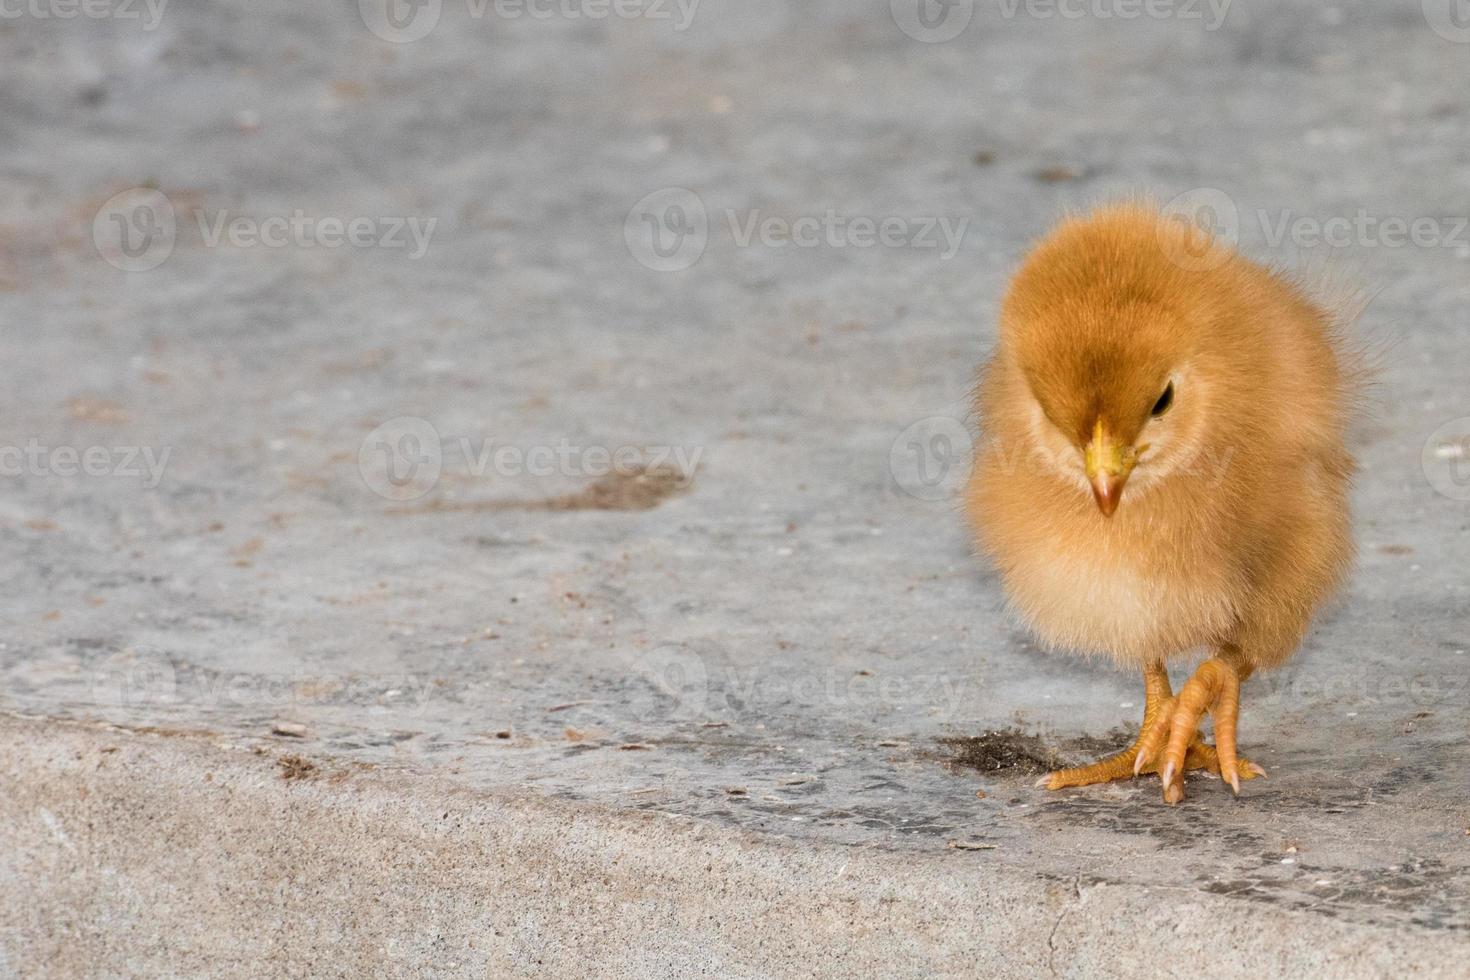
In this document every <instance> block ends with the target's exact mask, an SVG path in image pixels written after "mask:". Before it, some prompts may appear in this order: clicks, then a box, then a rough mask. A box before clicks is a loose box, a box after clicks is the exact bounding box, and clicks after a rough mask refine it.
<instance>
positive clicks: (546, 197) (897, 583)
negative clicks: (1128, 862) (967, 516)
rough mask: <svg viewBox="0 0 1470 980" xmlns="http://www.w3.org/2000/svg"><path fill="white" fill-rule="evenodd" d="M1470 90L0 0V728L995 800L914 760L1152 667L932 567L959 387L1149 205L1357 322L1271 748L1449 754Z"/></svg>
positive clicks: (934, 10) (1038, 39)
mask: <svg viewBox="0 0 1470 980" xmlns="http://www.w3.org/2000/svg"><path fill="white" fill-rule="evenodd" d="M1467 81H1470V16H1467V14H1466V11H1465V9H1464V5H1463V4H1462V3H1459V2H1458V0H1443V2H1436V0H1424V2H1422V3H1420V2H1418V0H1404V2H1395V3H1382V2H1356V3H1324V2H1315V0H1314V2H1281V0H1271V2H1264V0H891V2H890V0H842V2H837V0H833V2H817V0H808V2H789V3H787V2H778V0H413V2H408V0H361V2H360V3H349V2H320V3H314V4H305V5H303V4H298V3H283V2H270V0H265V2H253V3H244V2H224V0H221V2H210V3H203V4H184V3H180V2H176V0H175V2H167V0H152V2H148V0H83V2H73V0H7V2H6V3H4V4H3V5H0V174H3V180H0V363H3V364H4V365H5V368H6V371H5V383H4V385H3V387H0V468H3V484H0V486H3V493H0V541H3V547H4V551H5V554H6V555H7V561H6V562H5V563H4V564H3V567H0V582H3V584H0V612H3V615H4V620H5V623H6V630H5V636H4V642H3V643H0V706H5V707H6V708H7V709H9V710H12V711H19V712H26V713H33V714H42V715H46V716H48V717H61V716H65V717H79V718H80V717H84V718H105V719H111V720H114V721H118V722H121V723H127V724H133V725H169V726H181V727H191V726H192V727H200V728H204V729H206V730H208V731H212V732H226V733H238V734H240V736H241V737H247V736H248V737H250V738H256V737H259V738H271V737H276V738H280V737H289V738H294V739H297V740H298V741H299V742H300V744H302V745H304V746H306V747H307V748H309V749H313V750H320V751H331V752H335V753H339V754H344V755H348V756H351V757H353V758H359V759H364V760H371V761H374V762H378V763H384V764H387V763H401V764H405V765H407V764H410V763H411V764H413V765H430V766H440V767H442V768H443V769H444V770H445V771H452V772H454V773H457V774H460V775H461V776H463V777H464V778H467V779H475V780H479V781H481V782H483V783H497V782H505V783H514V784H517V785H526V784H530V785H540V786H544V787H547V788H549V789H550V790H551V791H553V792H556V793H561V794H572V795H580V796H588V797H596V796H598V795H599V794H601V796H602V797H603V798H607V799H613V800H616V801H618V802H620V803H624V804H627V805H630V806H638V807H659V808H665V809H670V810H677V811H680V812H693V813H704V814H707V815H715V816H718V817H719V818H720V819H725V820H732V821H736V822H741V823H750V824H754V825H760V826H770V827H774V826H780V827H781V828H783V832H790V833H798V832H807V831H805V830H803V829H802V828H803V827H805V828H812V827H822V828H825V829H824V830H822V831H821V832H822V833H827V834H835V835H837V836H839V837H844V838H847V839H867V838H869V837H873V836H885V835H886V836H890V837H891V836H893V835H894V834H896V833H898V832H897V831H896V830H895V829H894V828H895V826H897V823H904V825H905V826H931V827H941V828H942V827H943V826H945V825H946V824H945V821H946V820H952V819H953V818H954V816H953V815H954V814H956V813H967V814H968V813H973V812H977V808H979V811H978V812H983V813H992V812H993V814H994V815H997V817H996V818H997V819H1001V815H1003V814H1004V813H1006V812H1009V811H1007V809H1006V808H1007V807H1008V806H1009V804H1008V803H1006V801H1005V799H991V800H988V801H977V800H976V799H975V798H974V794H973V792H972V791H973V789H974V787H973V785H970V784H968V783H964V782H961V781H957V780H955V779H954V778H953V776H952V775H950V774H949V773H948V772H947V771H945V770H944V769H942V768H941V767H939V766H936V765H933V764H931V763H929V762H926V761H924V759H925V758H926V756H925V755H924V753H927V752H929V751H931V750H933V748H934V746H935V739H938V738H943V737H948V736H953V735H965V734H973V733H975V732H977V731H983V730H988V729H992V728H1011V727H1015V728H1016V729H1017V730H1021V731H1025V732H1028V733H1040V734H1041V735H1043V736H1045V737H1047V738H1055V739H1062V740H1065V739H1068V738H1074V737H1081V736H1082V735H1083V734H1085V733H1092V734H1098V733H1102V732H1106V731H1108V730H1110V729H1111V728H1113V726H1117V725H1119V724H1121V723H1123V722H1125V721H1130V722H1131V721H1132V720H1134V719H1135V718H1136V716H1137V711H1136V710H1135V709H1134V706H1133V702H1134V701H1135V700H1136V699H1137V692H1136V691H1135V690H1134V683H1135V682H1134V679H1133V678H1132V677H1131V676H1124V675H1116V674H1114V673H1113V672H1112V671H1110V670H1108V669H1106V668H1105V667H1104V666H1102V665H1094V666H1091V667H1089V666H1087V665H1085V664H1078V663H1077V662H1075V661H1073V660H1071V659H1070V658H1063V657H1052V656H1047V655H1044V654H1042V653H1040V652H1039V651H1037V650H1035V649H1034V648H1033V647H1032V646H1031V644H1030V643H1029V641H1028V640H1027V639H1026V637H1025V636H1024V634H1023V633H1021V632H1020V631H1019V630H1018V629H1017V628H1016V625H1015V623H1014V622H1013V621H1012V620H1010V619H1009V618H1008V617H1007V615H1006V614H1005V611H1004V609H1003V607H1002V600H1001V596H1000V593H999V590H998V588H997V584H996V583H995V581H994V580H993V579H992V578H991V574H990V572H989V571H988V570H986V569H985V568H984V567H983V566H981V565H980V564H978V563H977V562H975V561H974V560H973V558H972V555H971V545H970V542H969V539H968V537H967V534H966V532H965V530H964V528H963V527H962V524H961V521H960V519H959V515H958V514H957V512H956V509H955V506H954V502H953V491H954V488H955V487H956V486H958V485H959V483H960V482H961V481H962V480H963V477H964V472H965V467H966V465H967V462H966V453H967V449H968V445H969V440H970V439H971V437H972V435H973V433H972V431H971V429H970V422H969V416H968V392H969V389H970V386H971V384H972V382H973V378H974V372H975V369H976V366H977V365H978V364H979V363H980V362H981V361H982V360H983V359H984V357H985V355H986V352H987V350H988V349H989V345H990V343H991V340H992V337H993V335H994V329H995V319H994V314H995V310H996V306H997V303H998V301H999V297H1000V293H1001V290H1002V288H1003V286H1004V283H1005V281H1006V278H1007V276H1008V275H1009V273H1010V271H1011V270H1012V269H1013V268H1014V266H1015V264H1016V262H1017V260H1018V258H1019V257H1020V256H1021V254H1022V253H1023V250H1024V249H1025V247H1026V244H1027V243H1028V242H1029V241H1031V240H1032V239H1034V238H1035V237H1036V236H1037V235H1038V234H1040V233H1041V232H1043V231H1044V230H1045V229H1046V228H1047V227H1048V226H1049V225H1050V224H1051V223H1052V222H1053V221H1054V220H1055V219H1056V217H1057V216H1058V215H1059V214H1061V213H1063V212H1065V211H1066V210H1068V209H1077V208H1082V207H1086V206H1087V205H1088V204H1090V203H1093V202H1096V201H1100V200H1104V199H1107V198H1110V197H1114V196H1117V195H1122V194H1138V193H1146V194H1151V195H1153V196H1154V197H1155V198H1156V199H1157V200H1158V201H1159V202H1160V204H1161V205H1165V206H1168V207H1170V208H1172V209H1174V210H1177V211H1179V212H1180V213H1183V214H1186V215H1188V216H1189V217H1190V218H1191V219H1192V220H1199V221H1201V222H1206V223H1209V224H1210V225H1211V226H1212V227H1214V228H1215V229H1216V230H1217V231H1218V232H1220V233H1222V234H1224V235H1227V236H1228V237H1230V238H1232V239H1233V240H1236V241H1238V242H1239V243H1240V245H1241V247H1242V248H1243V249H1245V250H1246V252H1247V253H1248V254H1251V255H1253V256H1255V257H1257V258H1260V259H1262V260H1265V261H1268V262H1272V263H1280V264H1283V265H1287V266H1291V267H1299V268H1306V269H1310V270H1313V272H1314V274H1317V273H1321V274H1323V275H1326V276H1328V277H1332V278H1334V279H1335V280H1340V281H1345V282H1348V283H1350V284H1354V285H1356V286H1359V287H1361V288H1363V289H1364V290H1366V291H1367V293H1369V294H1370V295H1371V297H1372V303H1371V305H1370V306H1369V308H1368V311H1367V313H1366V314H1365V316H1364V318H1363V321H1362V324H1361V327H1360V329H1361V331H1362V332H1363V335H1364V336H1365V337H1367V338H1369V339H1370V340H1371V341H1372V342H1374V343H1375V344H1377V345H1378V346H1380V347H1381V348H1383V349H1384V350H1385V355H1384V358H1383V361H1384V363H1383V371H1382V376H1381V384H1380V386H1379V388H1378V392H1377V397H1376V401H1375V406H1374V409H1373V411H1372V413H1371V416H1370V418H1369V419H1368V420H1367V421H1366V422H1365V424H1364V426H1363V432H1362V433H1361V444H1360V447H1359V448H1360V453H1361V458H1362V460H1363V463H1364V471H1363V476H1362V479H1361V481H1360V490H1359V513H1360V518H1361V519H1360V528H1361V532H1360V533H1361V541H1362V545H1363V559H1362V563H1361V569H1360V572H1359V574H1358V576H1357V578H1356V579H1355V580H1354V584H1353V586H1352V587H1351V589H1350V590H1349V593H1348V595H1347V597H1346V599H1345V600H1344V601H1343V602H1342V603H1340V604H1339V606H1338V607H1337V608H1336V609H1335V611H1334V612H1332V613H1331V614H1330V615H1328V616H1327V617H1325V618H1324V620H1323V621H1322V623H1321V624H1320V625H1319V627H1318V629H1317V631H1316V632H1314V634H1313V636H1312V638H1311V639H1309V641H1308V646H1307V648H1306V649H1305V650H1304V651H1303V654H1302V655H1301V656H1299V657H1297V658H1296V659H1295V660H1293V661H1292V663H1291V665H1290V666H1289V667H1288V668H1287V670H1286V671H1284V672H1283V673H1282V674H1279V675H1276V676H1275V677H1274V678H1267V679H1262V680H1261V681H1260V682H1259V683H1260V686H1259V688H1258V689H1257V693H1256V694H1255V695H1254V697H1253V700H1251V701H1250V708H1249V711H1250V715H1249V718H1248V720H1247V723H1246V724H1247V726H1248V727H1249V729H1250V730H1251V731H1252V732H1253V733H1257V734H1259V736H1260V740H1261V742H1262V743H1263V744H1264V745H1266V746H1268V748H1267V749H1266V754H1265V756H1264V757H1262V758H1261V760H1260V761H1262V762H1264V763H1265V764H1266V765H1267V766H1268V767H1269V768H1272V770H1273V773H1274V771H1275V764H1276V763H1277V762H1282V763H1285V764H1288V767H1290V764H1295V765H1296V769H1297V771H1298V772H1299V773H1301V776H1300V778H1302V779H1306V780H1314V779H1320V780H1321V785H1320V786H1318V785H1317V784H1316V783H1311V785H1312V786H1313V787H1315V788H1314V790H1313V791H1314V792H1319V793H1320V794H1321V795H1320V796H1319V797H1318V802H1319V803H1320V801H1321V799H1337V798H1338V797H1339V796H1341V797H1343V798H1347V797H1352V798H1354V799H1356V798H1357V795H1361V793H1362V792H1364V785H1368V784H1372V783H1373V780H1374V779H1377V778H1379V776H1382V775H1383V774H1385V773H1389V772H1391V771H1394V766H1393V764H1392V763H1391V760H1389V759H1387V758H1380V756H1378V755H1375V754H1374V753H1375V751H1376V750H1375V749H1374V748H1373V747H1372V743H1371V739H1370V737H1369V736H1370V735H1371V733H1374V732H1380V731H1385V730H1399V729H1400V728H1402V726H1404V725H1409V724H1411V721H1410V719H1412V718H1413V717H1414V716H1415V715H1417V714H1419V713H1420V712H1429V713H1431V714H1436V715H1437V716H1438V717H1441V718H1443V719H1445V723H1444V724H1439V725H1434V724H1428V725H1426V724H1418V727H1417V731H1416V732H1414V733H1412V734H1411V733H1405V734H1403V735H1402V736H1401V737H1402V738H1403V739H1404V740H1405V742H1404V744H1406V745H1410V746H1412V747H1413V748H1414V750H1415V751H1416V752H1417V753H1419V757H1420V758H1421V759H1424V760H1426V762H1425V765H1427V766H1433V765H1437V764H1439V763H1445V762H1448V761H1449V760H1450V759H1451V756H1450V755H1447V753H1451V752H1455V753H1461V755H1459V756H1457V757H1458V758H1460V759H1462V760H1463V754H1462V753H1463V751H1464V745H1465V737H1466V733H1465V730H1464V718H1465V717H1466V715H1465V708H1466V707H1467V705H1470V691H1467V686H1466V683H1465V680H1464V678H1465V676H1466V667H1467V665H1470V659H1466V654H1465V650H1466V647H1467V646H1470V628H1467V626H1466V624H1465V621H1464V618H1463V610H1464V609H1465V608H1466V601H1467V599H1470V594H1467V588H1470V586H1467V580H1466V576H1465V560H1464V554H1465V547H1464V546H1465V542H1466V533H1467V527H1470V510H1467V506H1470V504H1467V499H1470V472H1467V470H1466V466H1467V465H1470V464H1467V462H1466V456H1467V450H1466V446H1467V442H1466V437H1467V435H1470V396H1467V394H1466V393H1467V391H1470V386H1467V385H1466V378H1465V365H1466V363H1467V354H1470V338H1467V326H1466V319H1465V310H1466V304H1467V300H1470V231H1467V223H1470V218H1467V215H1470V144H1467V140H1466V133H1467V131H1470V102H1467V95H1466V93H1467V92H1470V85H1467V84H1466V82H1467ZM1329 666H1330V667H1332V668H1333V669H1331V670H1329V669H1328V667H1329ZM1099 692H1102V693H1103V694H1104V695H1106V696H1103V697H1099ZM1324 711H1327V712H1329V713H1330V716H1331V717H1333V718H1335V719H1337V721H1338V725H1339V727H1337V728H1334V729H1329V730H1328V731H1327V732H1326V733H1325V734H1324V735H1323V736H1322V739H1323V741H1322V742H1321V743H1315V742H1313V741H1311V739H1307V738H1303V737H1293V738H1289V739H1287V738H1273V737H1271V736H1272V735H1273V734H1281V733H1284V732H1295V731H1297V730H1299V729H1300V728H1301V727H1302V726H1303V725H1304V723H1305V721H1306V720H1307V719H1309V718H1314V717H1321V716H1322V712H1324ZM1415 724H1417V723H1415ZM282 732H284V733H286V734H285V735H284V736H283V735H281V733H282ZM1247 737H1249V736H1247ZM1332 743H1337V744H1335V745H1333V744H1332ZM1057 744H1063V743H1060V742H1059V743H1057ZM1094 748H1095V747H1094ZM1329 748H1332V749H1333V750H1334V751H1336V752H1338V753H1342V754H1345V756H1346V758H1347V759H1348V760H1349V761H1352V762H1353V763H1354V764H1356V765H1357V766H1359V770H1358V771H1359V772H1360V773H1367V775H1363V776H1361V778H1360V779H1359V784H1357V785H1345V784H1341V783H1337V784H1333V783H1332V782H1331V779H1330V777H1329V776H1325V775H1324V776H1320V777H1319V776H1317V775H1314V774H1313V773H1312V767H1311V766H1310V765H1308V764H1307V763H1309V762H1310V760H1311V759H1313V758H1321V757H1322V756H1323V755H1325V753H1327V751H1328V750H1329ZM602 750H608V751H602ZM621 750H626V751H621ZM639 750H643V751H639ZM1078 751H1079V752H1081V754H1083V755H1088V754H1092V753H1089V752H1085V751H1082V750H1081V749H1079V750H1078ZM1273 751H1274V752H1277V753H1283V754H1289V755H1290V758H1272V756H1271V753H1272V752H1273ZM1314 753H1316V755H1314ZM1375 760H1377V761H1375ZM1436 760H1437V761H1436ZM1339 761H1341V760H1339ZM1375 767H1377V768H1375ZM793 772H794V773H798V774H802V773H808V774H811V773H815V774H817V775H814V776H812V778H810V779H802V780H799V781H797V782H794V783H782V782H781V780H782V779H790V778H793V777H792V776H791V774H792V773H793ZM1375 774H1377V775H1375ZM1401 775H1402V774H1401ZM1384 778H1387V777H1384ZM1395 778H1400V777H1395ZM1276 783H1277V781H1276V780H1275V779H1273V780H1272V781H1271V785H1269V786H1267V787H1266V788H1265V789H1262V790H1259V791H1257V790H1256V788H1255V787H1254V786H1253V787H1252V791H1253V793H1273V792H1280V790H1279V789H1277V788H1276V785H1275V784H1276ZM761 785H764V786H767V787H768V790H767V791H765V792H762V791H761V790H760V789H759V786H761ZM731 786H750V787H752V788H751V790H750V792H749V793H748V794H747V795H746V800H747V802H746V803H744V804H740V805H735V804H732V803H731V802H730V799H731V798H730V795H729V794H727V793H726V789H727V788H728V787H731ZM798 787H799V788H798ZM1381 789H1382V788H1381V787H1380V790H1381ZM1299 790H1300V786H1298V791H1299ZM1369 791H1371V789H1370V790H1369ZM637 794H642V795H637ZM895 794H906V795H908V796H909V797H910V798H912V799H914V800H919V801H920V802H916V803H914V804H913V807H914V810H913V812H910V813H908V814H907V815H906V816H904V817H902V818H901V819H900V818H897V817H895V816H894V814H893V813H892V810H891V806H890V804H891V801H892V799H893V797H894V795H895ZM925 794H927V796H926V795H925ZM1354 794H1357V795H1354ZM1281 805H1282V806H1283V807H1286V806H1289V802H1288V800H1287V799H1286V798H1283V800H1282V801H1281ZM986 808H992V809H986ZM946 814H949V816H946ZM1165 819H1172V818H1165ZM803 821H805V822H803ZM896 821H897V823H896ZM905 821H906V823H905ZM935 832H940V831H935ZM1008 832H1010V831H1007V830H1006V829H1005V828H1004V827H1001V828H1000V829H998V830H997V831H996V833H997V834H1000V835H1001V836H1004V835H1005V834H1006V833H1008ZM1351 833H1352V832H1351V828H1347V827H1345V828H1344V829H1343V831H1342V838H1343V840H1347V839H1349V838H1350V837H1351ZM1024 853H1025V851H1024V849H1023V848H1021V847H1020V846H1019V845H1017V847H1016V848H1015V849H1014V850H1013V856H1015V855H1021V854H1024ZM1446 914H1452V913H1446ZM1458 914H1459V915H1460V916H1461V920H1462V921H1463V915H1464V912H1463V909H1461V912H1460V913H1458Z"/></svg>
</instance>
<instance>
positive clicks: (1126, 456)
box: [1084, 419, 1148, 517]
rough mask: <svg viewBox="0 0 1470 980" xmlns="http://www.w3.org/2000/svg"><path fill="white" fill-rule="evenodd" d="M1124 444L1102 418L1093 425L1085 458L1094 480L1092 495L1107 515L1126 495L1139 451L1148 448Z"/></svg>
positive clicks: (1089, 474) (1092, 481)
mask: <svg viewBox="0 0 1470 980" xmlns="http://www.w3.org/2000/svg"><path fill="white" fill-rule="evenodd" d="M1147 448H1148V447H1147V446H1141V447H1139V448H1137V449H1134V448H1132V447H1128V448H1126V449H1125V448H1124V447H1122V446H1120V445H1118V443H1116V442H1115V441H1113V439H1112V437H1111V436H1109V435H1108V430H1107V426H1105V425H1103V421H1102V419H1098V420H1097V423H1096V424H1095V425H1094V426H1093V428H1092V441H1091V442H1089V443H1088V444H1087V450H1086V453H1085V455H1084V461H1085V463H1086V466H1087V479H1088V480H1089V481H1090V482H1091V483H1092V495H1093V496H1094V497H1096V498H1097V509H1098V510H1100V511H1102V512H1103V516H1104V517H1112V516H1113V511H1115V510H1117V509H1118V500H1119V498H1121V497H1122V496H1123V484H1125V483H1127V482H1128V474H1130V473H1132V472H1133V467H1134V466H1136V465H1137V464H1138V455H1139V453H1141V452H1143V450H1145V449H1147Z"/></svg>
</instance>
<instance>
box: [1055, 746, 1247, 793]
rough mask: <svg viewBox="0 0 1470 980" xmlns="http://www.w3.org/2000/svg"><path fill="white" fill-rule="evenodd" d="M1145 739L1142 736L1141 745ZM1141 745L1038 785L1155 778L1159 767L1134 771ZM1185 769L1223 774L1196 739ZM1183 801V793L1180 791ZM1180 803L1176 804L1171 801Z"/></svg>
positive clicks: (1057, 774) (1212, 752) (1210, 748)
mask: <svg viewBox="0 0 1470 980" xmlns="http://www.w3.org/2000/svg"><path fill="white" fill-rule="evenodd" d="M1141 740H1142V736H1139V741H1141ZM1139 741H1135V742H1134V743H1133V744H1132V745H1130V746H1129V747H1128V748H1126V749H1124V750H1123V751H1122V752H1119V753H1117V754H1116V755H1110V756H1108V757H1107V758H1106V759H1102V760H1100V761H1098V762H1094V763H1093V764H1092V765H1090V766H1078V767H1077V768H1075V769H1059V770H1057V771H1056V772H1053V773H1048V774H1047V775H1045V776H1042V777H1041V779H1039V780H1038V781H1037V783H1036V785H1037V786H1044V787H1045V788H1047V789H1067V788H1068V787H1072V786H1091V785H1093V784H1094V783H1110V782H1114V781H1116V780H1120V779H1132V778H1133V777H1134V776H1138V775H1143V774H1152V773H1155V772H1158V768H1157V766H1155V765H1154V764H1153V763H1150V762H1145V763H1144V764H1143V765H1142V766H1141V767H1139V768H1137V769H1136V770H1135V768H1134V767H1135V765H1136V764H1137V760H1138V752H1139ZM1184 769H1185V770H1190V769H1204V770H1206V771H1208V772H1211V773H1214V774H1215V775H1217V776H1218V775H1219V774H1220V763H1219V760H1218V758H1217V756H1216V753H1215V749H1214V747H1213V746H1211V745H1206V744H1205V741H1204V739H1202V738H1201V737H1200V736H1199V735H1195V737H1194V741H1193V742H1191V743H1190V744H1189V749H1188V750H1187V751H1186V752H1185V754H1184ZM1254 775H1255V773H1251V774H1250V775H1248V776H1245V777H1244V778H1246V779H1250V778H1252V777H1253V776H1254ZM1180 792H1181V798H1182V793H1183V791H1182V790H1181V791H1180ZM1171 802H1177V801H1171Z"/></svg>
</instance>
